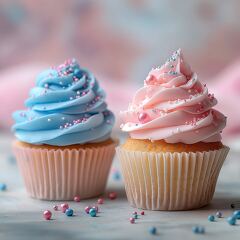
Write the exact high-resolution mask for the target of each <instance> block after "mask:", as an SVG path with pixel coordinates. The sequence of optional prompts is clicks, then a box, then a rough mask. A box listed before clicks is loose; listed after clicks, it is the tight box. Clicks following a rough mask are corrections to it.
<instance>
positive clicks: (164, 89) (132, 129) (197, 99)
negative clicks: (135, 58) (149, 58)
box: [120, 49, 226, 144]
mask: <svg viewBox="0 0 240 240" xmlns="http://www.w3.org/2000/svg"><path fill="white" fill-rule="evenodd" d="M216 104H217V100H216V99H215V98H214V95H213V94H209V93H208V89H207V87H206V84H202V83H201V82H200V81H199V79H198V77H197V75H196V73H193V72H192V70H191V68H190V66H189V65H188V64H187V63H186V62H185V61H184V59H183V56H182V53H181V50H180V49H179V50H177V51H176V52H174V54H173V55H172V57H171V58H170V59H168V60H167V62H166V63H165V64H164V65H163V66H162V67H160V68H156V69H152V70H151V71H150V73H149V74H148V76H147V78H146V80H145V82H144V87H143V88H141V89H139V90H138V91H137V92H136V94H135V96H134V98H133V100H132V102H131V103H130V105H129V108H128V110H127V111H123V112H121V113H120V114H121V117H122V119H123V121H124V124H122V125H121V128H122V130H123V131H125V132H129V133H130V136H131V137H132V138H136V139H150V140H165V141H166V142H167V143H177V142H182V143H186V144H193V143H197V142H217V141H221V134H220V133H221V131H222V130H223V128H224V127H225V125H226V117H225V116H224V115H223V114H222V113H220V112H218V111H217V110H215V109H213V108H212V107H213V106H215V105H216Z"/></svg>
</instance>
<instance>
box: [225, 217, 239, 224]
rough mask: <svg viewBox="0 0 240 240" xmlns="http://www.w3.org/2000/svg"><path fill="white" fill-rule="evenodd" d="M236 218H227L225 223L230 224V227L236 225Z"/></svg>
mask: <svg viewBox="0 0 240 240" xmlns="http://www.w3.org/2000/svg"><path fill="white" fill-rule="evenodd" d="M236 221H237V220H236V217H234V216H231V217H228V218H227V222H228V223H229V224H230V225H235V224H236Z"/></svg>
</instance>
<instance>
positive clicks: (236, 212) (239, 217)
mask: <svg viewBox="0 0 240 240" xmlns="http://www.w3.org/2000/svg"><path fill="white" fill-rule="evenodd" d="M233 216H234V217H235V218H236V219H240V210H236V211H234V213H233Z"/></svg>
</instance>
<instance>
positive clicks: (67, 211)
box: [65, 208, 73, 217]
mask: <svg viewBox="0 0 240 240" xmlns="http://www.w3.org/2000/svg"><path fill="white" fill-rule="evenodd" d="M65 214H66V215H67V216H68V217H71V216H72V215H73V210H72V209H71V208H68V209H67V210H66V211H65Z"/></svg>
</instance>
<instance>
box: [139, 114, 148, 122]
mask: <svg viewBox="0 0 240 240" xmlns="http://www.w3.org/2000/svg"><path fill="white" fill-rule="evenodd" d="M138 120H139V122H140V123H142V124H144V123H147V122H149V120H150V117H149V116H148V114H147V113H139V114H138Z"/></svg>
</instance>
